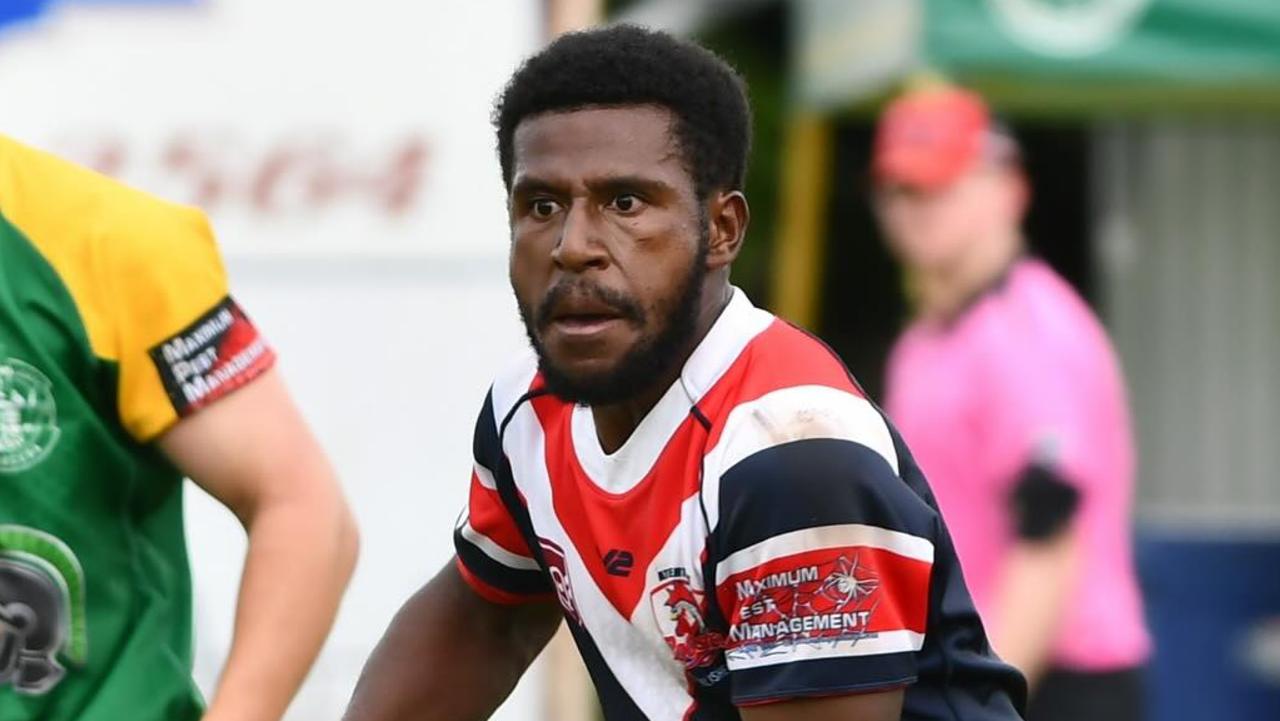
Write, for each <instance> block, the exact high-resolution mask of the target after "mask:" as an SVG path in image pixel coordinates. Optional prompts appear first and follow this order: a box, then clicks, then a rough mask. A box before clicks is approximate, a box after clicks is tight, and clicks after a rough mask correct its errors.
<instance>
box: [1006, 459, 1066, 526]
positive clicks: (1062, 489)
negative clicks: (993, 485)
mask: <svg viewBox="0 0 1280 721" xmlns="http://www.w3.org/2000/svg"><path fill="white" fill-rule="evenodd" d="M1009 501H1010V506H1011V507H1012V510H1013V518H1014V528H1015V529H1016V532H1017V535H1018V538H1019V539H1021V540H1024V541H1046V540H1048V539H1050V538H1053V537H1054V536H1056V535H1058V533H1060V532H1061V531H1062V530H1063V529H1065V528H1066V527H1067V524H1068V523H1070V522H1071V519H1072V518H1073V517H1075V514H1076V510H1077V509H1078V508H1079V507H1080V491H1079V490H1077V489H1076V487H1075V486H1073V485H1071V484H1070V483H1068V482H1067V481H1066V480H1064V479H1063V478H1062V476H1061V475H1060V474H1059V473H1058V472H1057V471H1056V470H1054V469H1053V468H1049V467H1047V466H1044V465H1040V464H1033V465H1030V466H1027V468H1026V470H1024V471H1023V472H1022V477H1021V478H1019V479H1018V483H1017V484H1016V485H1015V486H1014V487H1013V492H1012V494H1010V498H1009Z"/></svg>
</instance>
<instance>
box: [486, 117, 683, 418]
mask: <svg viewBox="0 0 1280 721" xmlns="http://www.w3.org/2000/svg"><path fill="white" fill-rule="evenodd" d="M673 122H674V120H673V117H672V115H671V114H670V113H669V112H668V111H666V110H664V109H661V108H658V107H652V106H623V107H604V108H587V109H582V110H574V111H568V112H552V113H544V114H541V115H536V116H533V117H531V118H528V119H526V120H524V121H522V122H521V123H520V125H519V126H517V128H516V131H515V137H514V143H513V150H514V156H513V160H514V163H513V168H512V189H511V195H510V198H509V199H508V202H509V206H510V207H509V211H510V223H511V235H512V247H511V267H510V271H511V285H512V288H513V289H514V290H515V294H516V300H517V302H518V304H519V306H520V313H521V316H522V317H523V319H524V322H525V327H526V329H527V331H528V333H529V338H530V340H531V342H532V343H533V346H534V348H535V349H536V350H537V352H538V356H539V361H540V366H541V369H542V372H543V375H544V377H545V378H546V381H547V384H548V386H549V387H550V389H551V390H552V392H554V393H556V394H557V395H560V396H561V397H564V398H566V399H567V400H572V401H576V402H582V403H592V404H603V403H611V402H617V401H620V400H625V399H626V398H629V397H631V396H633V395H635V394H636V393H638V392H640V391H641V390H643V389H646V388H648V387H649V386H650V385H651V384H652V383H654V382H655V381H657V380H659V378H661V377H662V376H663V375H665V374H667V373H668V372H670V371H671V370H672V368H671V366H672V364H673V363H674V362H675V361H676V360H677V359H678V358H679V357H681V352H682V351H683V350H684V349H685V346H687V344H688V342H689V340H690V338H691V337H692V335H693V332H694V323H695V318H696V315H697V307H698V305H699V299H700V295H701V289H702V284H703V279H704V277H705V275H706V233H707V230H706V225H707V224H706V223H705V222H702V221H701V218H702V217H703V215H702V214H701V213H700V212H699V208H700V206H699V203H698V199H697V195H696V192H695V190H694V185H693V180H692V178H691V177H690V175H689V172H688V170H686V168H685V166H684V163H683V159H682V155H681V153H680V151H679V148H678V147H677V146H676V143H675V140H674V135H673V127H672V125H673Z"/></svg>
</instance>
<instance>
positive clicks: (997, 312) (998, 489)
mask: <svg viewBox="0 0 1280 721" xmlns="http://www.w3.org/2000/svg"><path fill="white" fill-rule="evenodd" d="M872 172H873V179H874V188H875V192H874V204H875V209H876V212H877V215H878V217H879V220H880V222H881V224H882V226H883V229H884V232H885V235H886V237H887V239H888V243H889V247H890V249H891V251H892V252H893V253H894V254H895V255H896V256H897V258H898V259H899V260H900V261H901V262H902V263H903V265H904V266H905V267H906V270H907V275H908V279H909V285H910V291H911V294H912V295H913V299H914V300H915V302H916V311H917V312H916V318H915V320H914V321H913V322H912V324H911V325H910V327H909V328H908V329H907V330H906V331H905V332H904V333H903V334H902V336H901V338H900V339H899V340H898V342H897V344H896V346H895V348H894V350H893V353H892V357H891V358H890V362H889V370H888V379H887V391H886V392H887V402H886V407H887V410H888V412H889V416H890V418H892V419H893V421H894V423H896V424H897V425H898V427H899V428H900V429H901V431H902V434H903V437H904V438H905V439H906V440H907V442H908V443H909V444H910V445H911V448H912V449H913V450H914V451H915V453H916V457H917V458H918V459H919V462H920V465H921V468H922V469H923V470H924V472H925V474H926V475H927V476H928V478H929V480H930V481H931V483H932V486H933V489H934V492H935V493H936V494H937V499H938V504H939V506H940V507H941V508H942V512H943V515H944V517H945V518H946V521H947V524H948V526H949V527H950V528H951V531H952V534H953V536H954V538H955V544H956V550H957V552H958V553H959V556H960V561H961V565H962V567H963V569H964V575H965V579H966V581H967V582H968V584H969V588H970V589H971V591H972V593H973V597H974V600H975V601H976V602H977V604H978V608H979V609H980V611H981V612H982V616H983V619H984V621H985V622H986V625H987V628H989V629H990V630H991V638H992V642H993V644H994V646H995V649H996V651H997V653H999V654H1000V655H1001V657H1002V658H1004V659H1005V660H1007V661H1008V662H1010V663H1012V664H1013V665H1014V666H1016V667H1018V668H1019V669H1021V670H1022V671H1023V673H1024V674H1026V675H1027V677H1028V679H1029V681H1030V682H1031V685H1032V688H1033V694H1032V703H1031V707H1030V713H1029V717H1028V718H1030V719H1032V721H1046V720H1050V719H1053V720H1058V719H1061V720H1063V721H1066V720H1068V719H1070V720H1072V721H1083V720H1088V721H1107V720H1109V719H1115V720H1116V721H1121V720H1123V721H1134V720H1135V719H1138V718H1139V717H1140V709H1141V698H1142V686H1141V673H1140V670H1141V669H1142V667H1143V665H1144V662H1145V661H1146V658H1147V654H1148V646H1149V641H1148V638H1147V633H1146V630H1145V627H1144V622H1143V617H1142V608H1141V599H1140V597H1139V590H1138V584H1137V580H1136V578H1135V574H1134V568H1133V563H1132V548H1131V539H1130V534H1131V530H1130V511H1131V505H1132V499H1133V493H1134V458H1133V456H1134V451H1133V446H1132V439H1131V430H1130V422H1129V412H1128V408H1127V405H1126V398H1125V388H1124V382H1123V379H1122V377H1121V372H1120V369H1119V366H1118V362H1117V360H1116V357H1115V354H1114V352H1113V350H1112V347H1111V344H1110V342H1109V340H1108V338H1107V335H1106V332H1105V331H1104V330H1103V328H1102V326H1101V324H1100V323H1099V322H1098V319H1097V318H1096V317H1095V316H1094V315H1093V313H1092V312H1091V311H1090V310H1089V308H1088V306H1087V305H1086V304H1085V302H1084V301H1083V300H1082V299H1081V298H1080V297H1079V296H1078V295H1077V294H1076V293H1075V292H1074V291H1073V290H1072V289H1071V287H1070V286H1069V285H1068V284H1067V283H1066V281H1064V280H1063V279H1062V278H1060V277H1059V276H1058V275H1057V274H1055V273H1054V271H1053V270H1051V269H1050V268H1049V267H1048V266H1047V265H1046V264H1045V263H1043V262H1041V261H1039V260H1036V259H1034V258H1032V257H1029V256H1028V254H1027V250H1026V243H1025V241H1024V239H1023V236H1022V233H1021V229H1020V227H1021V222H1022V218H1023V216H1024V214H1025V212H1026V210H1027V206H1028V201H1029V188H1028V183H1027V179H1026V177H1025V176H1024V174H1023V172H1022V169H1021V166H1020V163H1019V151H1018V147H1017V145H1016V143H1015V140H1014V139H1013V137H1012V136H1011V135H1010V134H1009V132H1008V131H1007V130H1006V129H1004V128H1003V127H1002V126H1001V125H999V124H998V123H997V122H994V121H993V119H992V117H991V115H990V113H989V111H988V109H987V107H986V105H985V104H984V102H983V101H982V99H981V98H979V97H978V96H977V95H975V94H973V93H971V92H968V91H965V90H963V89H959V88H954V87H949V86H945V85H938V86H930V87H925V88H919V89H916V90H913V91H911V92H908V93H907V94H905V95H904V96H902V97H900V98H898V99H897V100H895V101H894V102H893V103H891V104H890V106H889V107H888V108H887V109H886V111H885V113H884V115H883V117H882V118H881V120H880V123H879V127H878V128H877V133H876V138H875V148H874V159H873V169H872ZM1080 242H1085V239H1083V238H1082V239H1080Z"/></svg>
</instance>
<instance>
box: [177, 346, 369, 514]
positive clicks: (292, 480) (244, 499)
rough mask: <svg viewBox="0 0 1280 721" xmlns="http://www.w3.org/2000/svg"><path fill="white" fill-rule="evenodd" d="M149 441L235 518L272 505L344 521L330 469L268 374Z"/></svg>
mask: <svg viewBox="0 0 1280 721" xmlns="http://www.w3.org/2000/svg"><path fill="white" fill-rule="evenodd" d="M157 442H158V444H159V446H160V449H161V450H162V451H163V452H164V453H165V455H166V456H168V457H169V458H170V460H172V461H173V462H174V464H175V465H176V466H177V467H178V468H179V469H180V470H181V471H182V472H183V473H184V474H185V475H187V476H189V477H190V478H191V479H192V480H193V481H195V482H196V484H197V485H199V486H200V487H201V488H203V489H204V490H206V491H208V492H209V494H210V495H212V496H213V497H215V498H217V499H218V500H219V501H220V502H222V503H223V504H224V505H226V506H227V507H228V508H230V509H231V510H232V511H233V512H235V513H236V515H237V516H238V517H239V518H240V519H241V520H242V521H245V522H247V521H248V520H249V519H250V518H252V517H253V515H254V514H255V513H256V511H257V510H258V509H260V508H262V507H264V506H266V505H270V504H272V503H306V504H312V505H311V507H312V509H313V510H316V511H317V512H321V513H332V514H335V517H334V518H332V519H330V520H333V521H335V522H339V523H345V522H346V521H347V516H346V513H347V511H346V504H345V502H344V501H343V500H342V492H341V490H340V488H339V485H338V483H337V480H336V477H335V475H334V473H333V470H332V468H331V467H330V465H329V462H328V460H327V458H326V456H325V454H324V452H323V451H322V450H321V448H320V446H319V444H318V443H317V442H316V440H315V438H314V437H313V436H312V434H311V432H310V430H309V429H308V427H307V425H306V422H305V421H304V420H303V418H302V416H301V414H300V413H299V412H298V409H297V408H296V407H295V405H294V403H293V401H292V399H291V398H290V396H289V393H288V391H287V390H286V388H285V386H284V383H283V381H282V380H281V378H280V376H279V374H278V373H276V372H275V371H268V372H267V373H265V374H263V375H262V376H261V377H258V378H256V379H254V380H253V382H251V383H248V384H246V385H245V386H244V387H243V388H241V389H239V390H238V391H236V392H235V393H232V394H230V395H228V396H227V397H225V398H222V399H220V400H219V401H218V402H216V403H213V404H211V405H209V406H208V407H207V408H205V409H203V410H202V411H201V412H199V413H196V414H194V415H191V416H189V417H187V418H184V419H182V420H180V421H178V422H177V423H176V424H174V425H173V426H172V427H170V428H169V429H168V430H167V431H165V432H164V434H162V435H161V436H160V437H159V439H158V441H157Z"/></svg>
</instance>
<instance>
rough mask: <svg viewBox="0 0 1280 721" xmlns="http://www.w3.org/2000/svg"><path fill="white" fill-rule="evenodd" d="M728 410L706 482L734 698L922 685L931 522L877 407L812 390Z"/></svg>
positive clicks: (745, 702) (759, 700) (764, 699)
mask: <svg viewBox="0 0 1280 721" xmlns="http://www.w3.org/2000/svg"><path fill="white" fill-rule="evenodd" d="M734 414H736V416H737V418H735V417H734V415H731V416H730V418H729V419H728V420H727V421H726V425H725V431H724V439H723V440H722V444H723V445H724V448H723V450H720V451H718V452H716V453H715V454H714V455H715V458H714V460H715V462H716V463H715V469H714V473H715V477H714V478H712V479H711V484H710V485H711V487H712V489H713V492H714V494H715V495H716V496H717V497H718V499H719V502H718V504H717V505H716V508H717V516H718V517H717V519H716V520H715V521H714V532H713V536H712V545H713V548H714V549H715V553H714V559H715V562H714V572H715V578H714V584H715V598H716V602H717V605H718V606H719V609H720V611H721V612H722V613H723V614H724V617H725V619H726V621H727V623H728V627H729V630H728V638H727V640H726V641H727V648H726V651H725V660H726V664H727V666H728V669H729V671H730V674H731V675H730V683H731V694H732V698H733V701H734V703H736V704H739V705H741V706H754V705H758V704H764V703H780V702H784V701H790V700H793V699H800V698H814V697H830V696H844V695H861V694H878V693H881V692H885V691H891V690H893V689H897V688H900V687H902V686H905V685H907V684H910V683H912V682H914V681H915V678H916V658H915V654H916V652H917V651H919V650H920V648H921V647H922V645H923V643H924V634H925V630H926V626H927V623H928V608H929V589H930V579H931V574H932V568H933V553H934V543H933V536H934V533H935V529H936V528H937V516H936V514H935V513H934V512H933V511H932V509H931V508H930V507H929V506H928V504H927V503H925V502H924V501H923V500H922V499H921V498H920V497H919V496H917V495H915V493H914V492H912V491H911V489H910V488H909V487H908V486H907V485H906V484H905V483H904V482H903V481H902V480H901V479H900V478H899V477H898V475H897V470H896V469H897V455H896V451H895V450H894V446H893V441H892V436H891V434H890V432H889V429H888V427H887V424H885V423H884V420H883V418H882V417H881V416H880V414H879V412H878V411H877V410H876V409H875V408H874V407H873V406H872V405H871V404H870V403H868V402H867V401H866V400H864V399H862V398H861V397H858V396H856V395H854V394H853V393H848V392H844V391H841V390H837V389H830V388H818V387H814V386H810V387H801V388H789V389H785V390H783V391H776V392H775V393H773V394H770V395H769V396H765V397H764V398H762V399H760V401H756V402H754V404H748V406H747V407H740V408H739V409H737V410H735V411H734ZM850 703H853V702H850ZM868 703H874V702H870V701H869V702H868ZM761 718H781V717H776V716H775V717H768V716H762V717H761Z"/></svg>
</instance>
